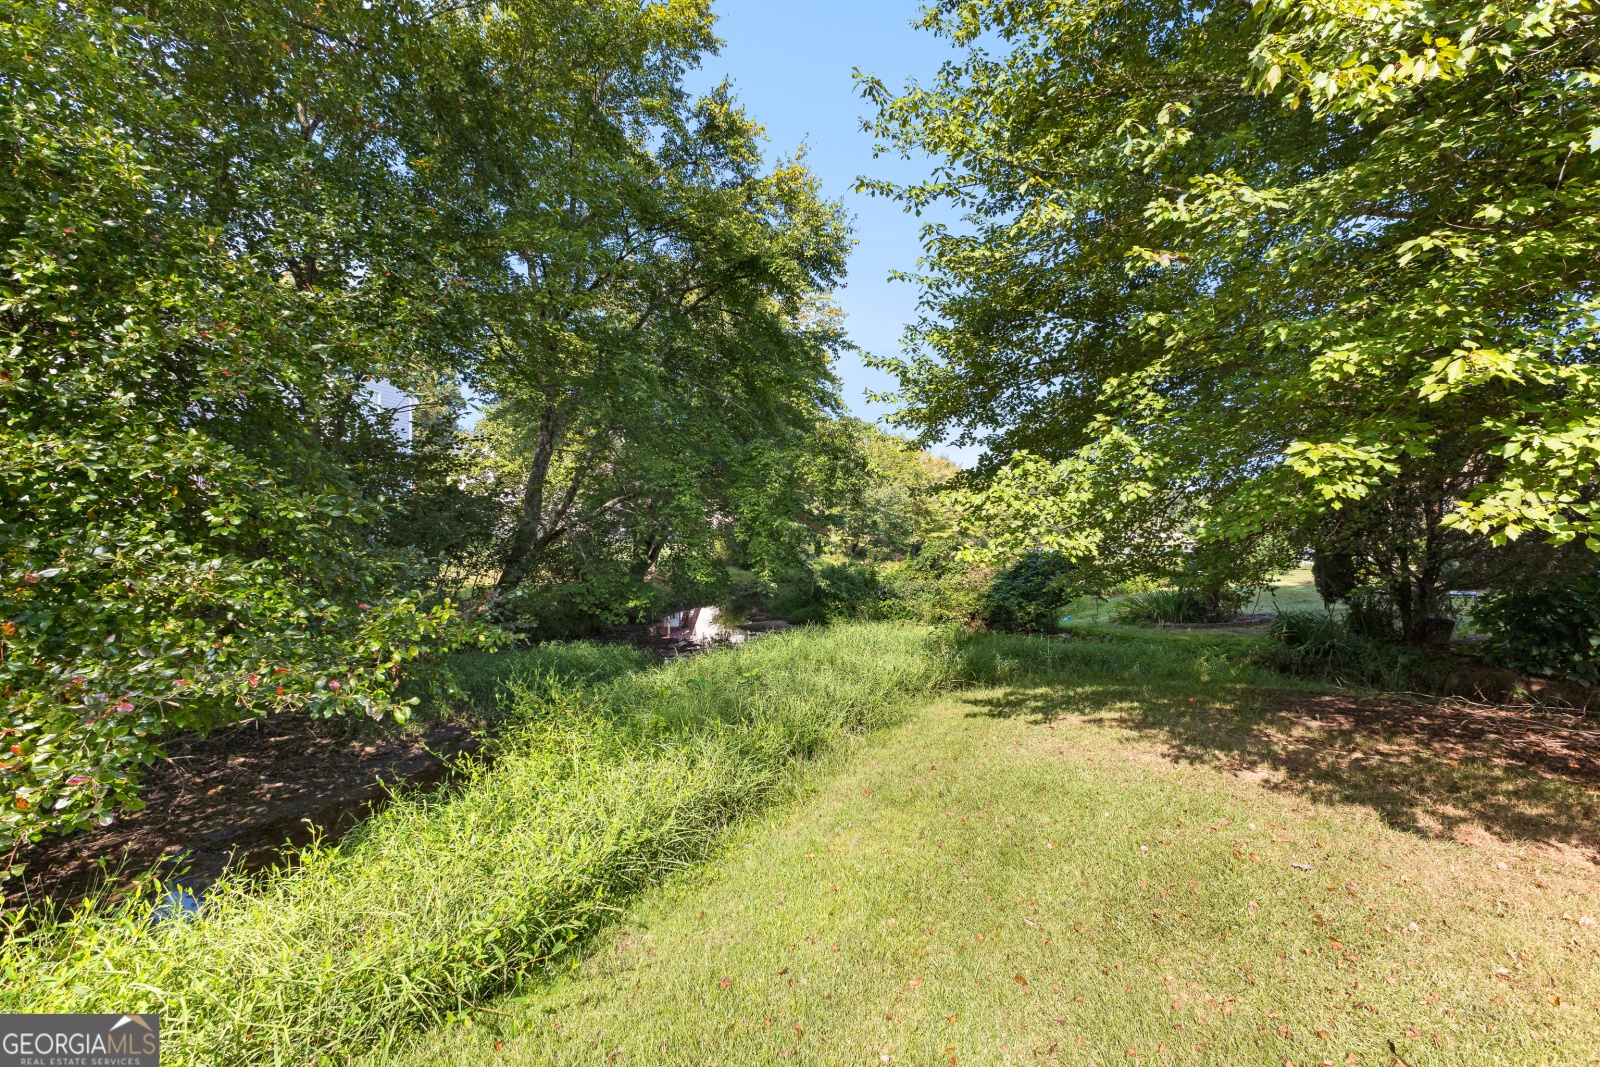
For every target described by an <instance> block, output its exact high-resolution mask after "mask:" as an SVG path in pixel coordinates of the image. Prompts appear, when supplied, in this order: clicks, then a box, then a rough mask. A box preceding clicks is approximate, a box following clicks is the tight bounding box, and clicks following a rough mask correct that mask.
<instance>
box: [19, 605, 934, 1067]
mask: <svg viewBox="0 0 1600 1067" xmlns="http://www.w3.org/2000/svg"><path fill="white" fill-rule="evenodd" d="M949 661H950V660H949V657H947V656H945V655H943V654H941V652H940V650H939V649H937V648H936V647H935V645H934V641H933V639H930V638H929V637H928V635H927V633H926V631H924V630H919V629H913V628H909V627H905V626H891V625H876V626H873V625H856V626H842V627H837V628H834V629H830V630H826V631H813V630H807V631H802V632H798V633H793V634H787V635H776V636H771V637H767V638H764V639H762V640H761V641H759V642H756V643H753V644H750V645H746V646H744V647H741V648H732V649H727V650H724V651H718V652H714V653H710V654H707V655H704V656H701V657H697V658H694V659H690V660H682V661H677V662H674V663H672V664H669V665H667V666H664V667H661V668H658V669H654V670H649V671H643V672H638V673H633V674H628V675H624V676H622V677H620V678H616V679H614V680H611V681H609V682H604V683H601V684H597V685H590V686H574V685H571V684H569V683H561V682H559V681H558V680H555V679H554V678H552V677H549V676H541V677H540V678H537V679H529V680H526V681H524V682H513V683H512V685H513V687H514V689H515V691H514V692H513V693H512V694H511V695H510V698H509V699H508V701H507V702H506V714H507V725H506V729H505V732H504V733H503V734H502V735H501V737H500V739H499V740H497V741H496V742H495V743H494V745H493V752H492V756H491V758H490V759H489V760H488V761H486V762H483V763H480V764H477V765H475V766H473V767H471V768H469V769H468V771H467V772H466V775H465V780H464V781H462V782H460V783H458V785H457V786H456V787H454V788H453V789H450V790H443V791H439V792H435V793H430V794H424V795H417V796H410V797H403V798H400V799H398V800H397V801H396V802H395V803H394V804H393V805H391V806H390V807H389V808H388V809H386V810H385V811H384V812H382V813H381V814H379V815H377V816H375V817H373V818H372V819H371V820H369V821H368V822H367V823H366V824H365V825H363V826H362V827H360V828H358V829H357V830H356V831H355V832H353V833H352V834H351V835H349V836H348V837H347V838H346V839H345V841H344V842H343V843H342V844H341V845H340V846H339V847H337V848H312V849H309V850H307V851H305V852H303V853H301V854H300V855H299V856H298V857H297V861H296V862H295V863H294V864H292V865H290V866H288V867H287V868H285V869H282V870H279V871H277V872H274V873H271V874H268V875H266V876H264V877H260V878H255V879H247V878H237V879H229V880H225V881H223V882H220V883H218V884H217V885H214V886H213V887H211V888H210V889H209V890H208V891H207V892H206V894H205V897H204V904H203V906H202V908H201V909H200V911H199V913H198V915H196V916H195V917H193V918H192V919H184V920H170V921H164V922H152V921H151V915H152V904H153V903H154V901H152V900H150V899H143V900H140V901H136V902H132V903H125V904H123V905H121V906H118V907H115V908H111V907H105V906H89V907H87V908H85V909H83V910H80V911H79V912H78V913H77V914H75V915H74V916H72V917H71V918H70V919H67V920H65V921H55V922H41V921H40V919H39V917H38V916H27V915H17V916H13V917H12V929H11V931H10V933H11V936H10V937H9V938H8V939H7V940H6V941H5V943H4V947H3V949H0V1013H13V1012H157V1013H159V1014H160V1016H161V1021H162V1037H163V1042H164V1045H165V1047H164V1049H163V1052H164V1053H165V1062H167V1063H169V1064H175V1065H191V1064H207V1065H227V1064H262V1063H270V1064H288V1063H293V1064H297V1065H298V1064H308V1063H326V1062H342V1061H345V1060H347V1059H348V1058H350V1057H352V1056H354V1055H356V1054H359V1053H364V1052H369V1051H372V1050H374V1049H382V1048H384V1047H386V1046H388V1045H389V1044H391V1043H393V1042H394V1041H395V1040H396V1039H398V1038H399V1037H400V1036H401V1035H402V1034H404V1033H405V1032H407V1031H408V1030H410V1029H413V1028H415V1027H419V1026H426V1025H429V1024H435V1023H438V1022H440V1021H442V1020H444V1019H446V1018H448V1017H450V1016H451V1015H452V1014H453V1013H459V1012H462V1011H466V1010H471V1009H472V1008H473V1007H474V1006H475V1005H477V1004H479V1003H481V1002H482V1000H483V999H485V998H488V997H492V996H494V995H496V994H498V993H500V992H502V991H504V990H506V989H508V988H510V987H512V986H514V985H515V984H516V983H517V982H518V981H519V980H520V979H522V978H523V977H525V976H528V975H531V974H535V973H538V972H541V971H543V970H546V969H548V968H550V967H552V966H556V965H559V964H561V963H562V962H564V961H565V960H566V959H568V958H570V957H571V956H572V954H573V952H574V949H575V948H576V947H578V946H580V945H581V944H582V943H583V942H584V940H585V938H586V937H587V936H588V935H590V934H591V933H592V932H593V931H594V930H596V929H597V928H598V927H599V926H601V925H602V924H603V923H605V922H606V921H607V920H608V919H609V918H610V917H612V916H613V915H615V914H616V913H617V911H618V909H619V908H620V907H621V906H622V905H623V902H624V901H625V900H626V899H627V897H628V895H629V894H630V893H632V892H634V891H635V890H637V889H639V888H640V887H642V886H644V885H646V884H648V883H651V882H654V881H658V880H659V879H661V878H662V877H664V876H665V875H667V874H669V873H671V872H673V871H676V870H679V869H681V868H683V867H685V866H686V865H688V864H690V863H692V862H694V861H695V860H696V859H698V858H700V857H702V856H703V855H705V854H706V852H707V851H708V850H709V849H710V848H711V847H712V846H713V844H714V842H715V840H716V837H717V834H718V832H719V831H721V830H722V829H723V828H724V827H726V826H727V825H728V824H729V823H730V822H732V821H734V820H736V819H738V818H740V817H741V816H742V815H744V814H746V813H748V812H750V811H752V810H754V809H756V808H758V807H760V806H761V805H762V804H763V803H764V802H767V801H769V800H770V799H771V798H773V796H774V795H775V794H776V793H777V792H778V791H779V790H780V789H781V788H782V787H783V785H784V783H785V781H786V779H787V778H788V776H789V773H790V769H791V768H792V767H793V765H794V764H796V763H797V762H798V761H802V760H805V759H807V758H810V757H812V756H815V755H817V754H818V753H820V752H821V751H822V750H824V749H825V748H827V747H828V746H829V745H830V744H831V743H833V742H834V741H836V740H837V739H839V738H840V737H841V736H843V735H845V734H848V733H851V732H856V731H863V730H866V729H870V728H872V727H876V726H880V725H883V724H886V723H889V722H891V721H893V720H894V719H895V718H896V717H897V716H899V715H900V714H901V713H902V712H903V711H904V710H905V709H906V708H907V707H908V706H909V704H910V703H911V702H912V701H914V700H916V699H917V698H919V697H921V696H923V695H925V694H928V693H931V692H933V691H934V690H935V689H937V688H939V687H940V686H941V685H942V684H944V682H945V681H946V678H947V673H946V668H945V667H943V666H942V664H944V663H946V662H949Z"/></svg>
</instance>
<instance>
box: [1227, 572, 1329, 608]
mask: <svg viewBox="0 0 1600 1067" xmlns="http://www.w3.org/2000/svg"><path fill="white" fill-rule="evenodd" d="M1324 607H1325V605H1324V604H1323V602H1322V595H1321V594H1320V593H1318V592H1317V583H1316V581H1315V580H1314V579H1313V578H1312V577H1311V568H1310V567H1296V568H1295V569H1294V570H1292V571H1286V572H1285V573H1283V574H1280V575H1279V576H1278V577H1277V578H1275V579H1273V582H1272V584H1271V585H1270V586H1268V587H1267V588H1266V589H1263V590H1262V591H1261V592H1260V593H1257V594H1256V598H1255V600H1254V601H1253V602H1252V603H1251V604H1250V607H1249V608H1247V609H1246V610H1247V611H1249V612H1250V613H1251V614H1272V615H1276V614H1277V613H1278V612H1280V611H1322V610H1324Z"/></svg>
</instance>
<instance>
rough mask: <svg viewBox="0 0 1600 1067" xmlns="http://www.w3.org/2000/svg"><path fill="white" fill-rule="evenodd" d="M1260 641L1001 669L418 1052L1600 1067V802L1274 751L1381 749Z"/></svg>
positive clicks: (884, 739) (1074, 649)
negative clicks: (1283, 741)
mask: <svg viewBox="0 0 1600 1067" xmlns="http://www.w3.org/2000/svg"><path fill="white" fill-rule="evenodd" d="M1228 647H1229V646H1227V644H1226V642H1225V641H1224V640H1223V639H1217V638H1199V637H1194V638H1191V637H1188V636H1187V635H1173V636H1171V637H1167V636H1163V637H1160V638H1154V637H1152V638H1149V639H1142V638H1141V639H1138V640H1134V639H1130V638H1127V637H1122V638H1114V639H1108V640H1106V641H1104V642H1096V641H1093V640H1090V641H1079V642H1055V643H1054V646H1053V648H1052V649H1051V650H1050V651H1049V652H1048V654H1047V655H1046V657H1045V660H1046V662H1043V663H1036V664H1033V665H1031V666H1030V665H1029V664H1026V663H1022V664H1018V663H1015V662H1009V663H1008V662H1006V661H1005V657H1004V655H1003V654H1001V655H1000V656H999V657H998V659H997V661H996V662H992V663H989V664H987V665H986V666H984V665H980V666H981V667H982V669H981V670H979V671H978V674H979V676H982V675H983V674H985V673H987V674H988V675H990V676H992V677H994V678H996V679H1000V678H1004V677H1007V676H1008V675H1010V676H1013V677H1014V678H1015V679H1016V680H1015V681H1012V682H1010V683H1009V684H995V685H993V686H992V687H989V688H983V689H977V690H972V691H968V692H963V693H960V694H957V695H954V696H949V697H945V698H942V699H940V700H939V701H937V702H935V703H933V704H931V705H929V706H927V707H925V708H924V709H923V710H922V711H921V712H919V713H918V714H916V715H915V716H914V717H913V718H912V719H911V720H910V721H908V722H906V723H904V724H903V725H901V726H898V727H895V728H892V729H889V730H886V731H882V732H879V733H877V734H874V735H870V736H868V737H865V738H863V739H861V740H859V741H857V742H855V743H854V744H853V745H851V746H848V747H847V748H845V749H843V750H841V751H840V752H839V753H838V754H836V755H835V756H834V757H832V758H831V759H830V760H828V761H827V762H826V763H824V764H822V765H820V766H815V767H813V768H812V769H811V770H810V771H808V772H807V774H806V777H805V780H804V788H803V789H802V790H801V791H800V792H798V793H797V794H796V795H795V796H794V797H793V798H792V799H791V800H790V801H789V802H788V803H786V804H784V805H782V806H780V807H779V808H776V809H772V810H771V811H770V812H769V814H768V815H767V816H765V817H764V818H763V819H761V820H759V821H753V822H750V823H746V824H745V825H744V826H743V827H742V828H740V829H738V830H736V831H734V832H733V833H732V834H731V836H730V837H729V839H728V842H727V846H726V848H725V850H724V851H723V853H722V854H721V855H720V856H719V857H718V858H717V859H716V860H714V861H713V862H711V863H709V864H706V865H704V866H703V867H701V868H700V869H698V870H697V871H695V872H694V873H692V874H690V875H687V876H685V877H682V878H680V879H678V880H676V881H674V882H671V883H669V884H668V885H666V886H665V887H662V888H659V889H656V890H653V891H651V892H650V893H648V894H647V895H646V896H645V897H643V898H641V899H639V900H638V902H637V905H636V906H635V907H633V908H631V909H630V910H629V912H628V914H626V915H623V916H620V917H619V921H618V923H617V924H616V925H615V926H614V927H613V928H611V929H610V930H609V931H608V932H606V933H605V934H603V935H601V937H600V938H599V939H598V941H597V942H596V943H595V944H594V946H593V949H592V951H591V952H590V953H588V954H587V956H586V957H585V958H584V959H583V960H582V961H581V962H579V963H577V964H575V965H573V966H572V968H571V969H570V970H569V971H567V972H566V973H565V974H563V975H561V976H558V977H555V978H553V979H551V980H550V981H549V982H545V983H541V984H539V985H538V986H536V987H532V988H527V989H524V990H522V991H521V992H520V993H519V994H518V995H517V996H514V997H511V998H508V999H505V1000H502V1001H499V1002H496V1003H493V1004H490V1005H485V1006H484V1007H485V1008H486V1009H487V1010H484V1011H480V1012H478V1013H476V1014H475V1015H470V1016H469V1017H468V1021H465V1022H464V1023H463V1024H460V1025H455V1026H452V1027H449V1028H446V1029H443V1030H438V1031H435V1032H433V1033H431V1034H429V1035H426V1036H425V1037H424V1038H422V1039H421V1040H420V1042H419V1043H418V1044H417V1045H415V1046H414V1047H413V1048H411V1049H410V1050H408V1051H407V1052H406V1053H405V1054H404V1055H402V1056H400V1057H398V1058H397V1059H398V1062H404V1063H415V1064H437V1063H449V1064H507V1065H521V1064H527V1065H532V1064H554V1063H561V1064H569V1063H570V1064H594V1063H615V1064H646V1063H648V1064H697V1065H698V1064H765V1063H788V1062H803V1063H821V1064H882V1063H897V1064H924V1065H945V1064H1002V1063H1018V1064H1024V1063H1025V1064H1048V1063H1072V1064H1089V1063H1096V1064H1110V1063H1118V1064H1129V1063H1159V1064H1166V1063H1172V1064H1177V1063H1187V1064H1272V1065H1282V1064H1294V1065H1296V1067H1304V1065H1307V1064H1320V1065H1326V1064H1339V1065H1343V1064H1352V1063H1355V1064H1382V1065H1385V1067H1392V1065H1393V1064H1396V1063H1403V1064H1408V1065H1423V1064H1474V1065H1476V1064H1589V1063H1600V927H1597V926H1596V925H1593V924H1592V922H1590V921H1586V920H1589V919H1590V918H1591V917H1600V878H1597V868H1596V867H1595V866H1594V865H1593V864H1592V863H1589V862H1588V861H1587V860H1584V859H1581V858H1580V855H1579V852H1580V850H1581V849H1582V848H1584V847H1592V845H1593V844H1594V841H1593V836H1592V835H1593V833H1594V822H1593V818H1594V811H1595V804H1596V796H1595V794H1594V792H1593V791H1592V790H1590V789H1588V788H1587V787H1585V786H1583V785H1581V784H1578V783H1574V782H1567V781H1562V780H1560V779H1552V778H1548V777H1541V776H1539V775H1537V774H1535V773H1534V772H1531V771H1518V770H1515V769H1509V770H1508V769H1505V768H1501V769H1499V770H1497V771H1495V772H1494V773H1495V774H1498V775H1500V776H1501V777H1500V778H1498V779H1495V780H1498V781H1502V782H1503V783H1504V784H1505V785H1506V787H1507V789H1508V790H1510V791H1511V792H1513V793H1515V794H1516V795H1517V796H1519V797H1521V798H1522V799H1521V800H1520V801H1519V802H1518V803H1519V804H1520V805H1521V809H1522V810H1521V815H1520V816H1519V817H1518V818H1517V819H1507V820H1503V821H1501V822H1498V823H1497V822H1496V821H1495V818H1494V816H1493V811H1494V805H1493V803H1492V800H1493V798H1492V797H1485V796H1483V795H1479V794H1473V793H1472V792H1471V790H1466V789H1462V790H1458V789H1457V788H1456V784H1455V783H1456V781H1457V780H1456V779H1453V778H1451V777H1450V775H1449V773H1447V772H1450V771H1452V770H1453V771H1456V772H1459V773H1461V774H1466V773H1467V769H1463V768H1461V767H1460V761H1459V760H1458V761H1457V762H1456V763H1455V764H1450V763H1448V762H1447V761H1444V760H1442V759H1441V760H1438V761H1436V762H1434V761H1431V760H1430V757H1428V756H1427V755H1426V753H1422V752H1401V753H1399V754H1395V753H1393V752H1390V756H1391V759H1392V762H1393V764H1394V766H1393V767H1392V769H1391V773H1389V774H1387V775H1385V774H1381V773H1380V774H1374V773H1373V772H1372V770H1371V769H1370V768H1369V769H1367V770H1366V771H1365V772H1364V774H1363V775H1361V776H1356V777H1353V778H1351V779H1349V781H1347V782H1344V783H1340V782H1338V781H1330V777H1337V776H1336V775H1334V774H1333V773H1332V772H1331V771H1329V770H1328V768H1330V767H1333V766H1335V765H1334V764H1322V765H1321V766H1322V767H1323V770H1324V771H1325V772H1327V773H1322V774H1319V773H1316V771H1315V770H1314V766H1313V765H1311V764H1307V763H1305V762H1304V761H1303V760H1302V761H1299V762H1296V761H1294V760H1286V761H1282V762H1278V763H1275V762H1274V761H1273V760H1272V759H1269V758H1264V757H1263V755H1262V753H1263V752H1264V751H1266V749H1267V748H1268V747H1270V738H1271V737H1273V736H1280V735H1279V734H1274V731H1286V732H1282V733H1281V736H1282V737H1284V738H1288V737H1290V735H1291V734H1292V735H1294V736H1293V740H1294V744H1295V745H1299V746H1301V747H1305V746H1311V747H1315V746H1317V745H1321V746H1323V747H1324V748H1325V749H1327V750H1329V751H1335V750H1339V751H1342V750H1345V749H1347V748H1348V747H1349V746H1351V745H1355V746H1358V747H1359V746H1360V745H1361V744H1362V743H1363V739H1362V738H1361V737H1359V736H1350V735H1339V736H1336V735H1334V734H1332V733H1324V732H1320V731H1319V730H1318V728H1317V727H1316V725H1315V723H1314V722H1313V723H1311V724H1310V725H1307V726H1299V727H1284V726H1282V725H1281V722H1282V720H1281V717H1280V716H1270V715H1268V714H1266V712H1267V711H1268V710H1270V709H1272V708H1275V707H1281V706H1282V705H1283V704H1284V702H1285V701H1293V700H1296V699H1303V698H1305V697H1306V696H1307V694H1304V693H1300V694H1296V693H1293V692H1287V691H1284V690H1283V689H1282V688H1281V686H1282V685H1283V683H1281V682H1276V683H1274V682H1272V681H1271V680H1270V679H1269V678H1264V677H1262V676H1261V675H1259V674H1258V673H1256V672H1254V671H1252V670H1251V669H1250V668H1247V667H1241V666H1238V665H1237V662H1236V660H1230V659H1229V658H1228V656H1227V655H1226V653H1227V650H1228ZM1230 664H1231V665H1230ZM1251 739H1253V741H1252V740H1251ZM1247 742H1248V743H1247ZM1369 747H1373V746H1369ZM1376 747H1377V748H1379V749H1381V748H1382V746H1376ZM1382 751H1389V750H1387V749H1384V750H1382ZM1241 754H1248V755H1249V756H1250V758H1249V760H1248V761H1246V762H1241V758H1242V757H1241ZM1313 762H1314V761H1313ZM1485 763H1486V765H1487V764H1490V763H1493V761H1492V760H1486V761H1485ZM1297 768H1298V769H1297ZM1484 773H1488V772H1487V771H1485V772H1484ZM1481 777H1482V776H1481V775H1480V776H1479V777H1478V778H1476V779H1473V780H1474V781H1481ZM1362 790H1371V791H1372V793H1373V800H1372V802H1371V803H1363V802H1361V798H1360V794H1361V791H1362ZM1396 797H1403V798H1404V802H1403V803H1400V802H1398V801H1397V800H1396ZM1430 805H1433V806H1436V807H1437V808H1438V809H1439V815H1438V817H1437V818H1431V819H1430V818H1429V817H1426V816H1427V813H1426V812H1425V811H1423V810H1422V809H1424V808H1427V807H1428V806H1430ZM1541 805H1542V806H1545V807H1547V808H1548V809H1549V811H1550V812H1551V814H1552V815H1553V816H1554V815H1556V814H1557V812H1558V811H1559V812H1560V813H1562V814H1561V817H1560V818H1556V819H1555V820H1554V822H1555V823H1559V824H1560V825H1559V826H1557V827H1555V828H1553V829H1552V832H1551V837H1552V839H1553V840H1552V843H1550V844H1541V843H1539V842H1538V841H1537V840H1535V837H1536V836H1537V835H1530V834H1529V833H1528V832H1527V826H1528V820H1529V819H1530V818H1532V817H1533V816H1535V815H1537V810H1536V809H1538V808H1539V807H1540V806H1541ZM1475 812H1476V813H1479V814H1482V815H1483V818H1481V819H1479V818H1476V817H1475ZM1402 816H1403V817H1402ZM1397 823H1398V824H1403V828H1402V826H1397ZM1508 827H1509V828H1515V829H1516V830H1517V833H1511V832H1510V831H1508V830H1507V829H1506V828H1508ZM1430 828H1432V829H1431V830H1430ZM1491 829H1499V830H1502V831H1505V832H1504V833H1503V834H1502V835H1501V836H1499V837H1497V836H1495V835H1494V834H1491V833H1490V830H1491ZM1518 834H1520V835H1521V836H1518ZM1468 842H1475V843H1468ZM386 1062H396V1060H395V1059H390V1060H387V1061H386Z"/></svg>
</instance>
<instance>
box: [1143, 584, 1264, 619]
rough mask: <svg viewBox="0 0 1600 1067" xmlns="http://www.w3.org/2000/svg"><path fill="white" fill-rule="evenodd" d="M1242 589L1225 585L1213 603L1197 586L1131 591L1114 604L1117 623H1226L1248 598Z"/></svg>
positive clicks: (1235, 614) (1237, 612)
mask: <svg viewBox="0 0 1600 1067" xmlns="http://www.w3.org/2000/svg"><path fill="white" fill-rule="evenodd" d="M1249 599H1250V597H1249V594H1248V593H1246V592H1245V591H1244V590H1242V589H1235V588H1232V587H1229V588H1225V589H1223V590H1222V592H1221V593H1220V594H1219V595H1218V597H1217V600H1216V602H1215V603H1212V601H1211V599H1210V598H1209V597H1207V596H1206V595H1205V594H1204V593H1202V592H1200V591H1199V590H1197V589H1155V590H1151V591H1150V592H1147V593H1130V594H1129V595H1128V596H1127V597H1125V598H1123V600H1122V603H1121V604H1119V605H1118V606H1117V612H1116V618H1117V621H1118V622H1154V623H1168V624H1170V623H1180V622H1187V623H1194V622H1226V621H1227V620H1229V619H1231V618H1234V617H1236V616H1237V615H1238V614H1239V610H1240V609H1241V608H1243V607H1244V605H1245V604H1246V603H1247V602H1248V601H1249Z"/></svg>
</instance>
